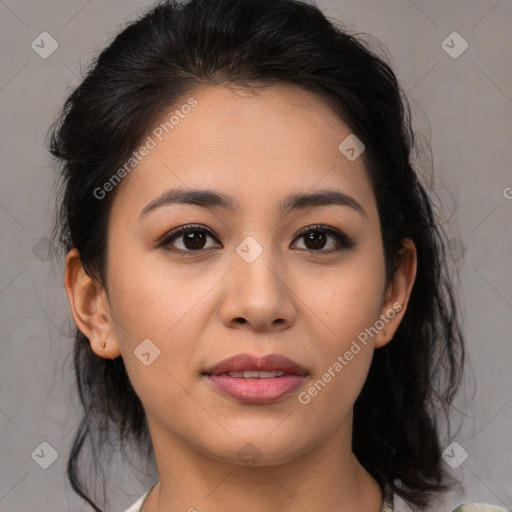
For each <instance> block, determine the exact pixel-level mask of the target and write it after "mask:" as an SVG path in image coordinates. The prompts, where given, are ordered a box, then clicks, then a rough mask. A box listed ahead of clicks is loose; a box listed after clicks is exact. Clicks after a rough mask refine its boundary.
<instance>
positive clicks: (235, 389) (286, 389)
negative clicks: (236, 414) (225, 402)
mask: <svg viewBox="0 0 512 512" xmlns="http://www.w3.org/2000/svg"><path fill="white" fill-rule="evenodd" d="M244 370H246V371H262V372H263V371H281V372H284V373H285V375H283V376H280V377H270V378H244V377H231V376H229V375H223V374H226V373H228V372H239V371H244ZM203 376H204V377H205V378H206V379H207V381H208V382H209V383H211V384H212V385H213V386H214V388H215V389H217V390H218V391H220V392H221V393H223V394H225V395H227V396H229V397H231V398H234V399H235V400H237V401H239V402H243V403H249V404H264V403H271V402H275V401H277V400H279V399H280V398H282V397H284V396H286V395H288V394H290V393H291V392H293V391H294V390H295V389H296V388H297V387H299V386H300V385H301V384H303V383H304V381H305V380H306V379H307V377H308V372H307V370H306V369H305V368H304V367H302V366H301V365H300V364H298V363H297V362H295V361H293V360H292V359H289V358H288V357H285V356H282V355H279V354H269V355H266V356H263V357H261V356H254V355H252V354H238V355H236V356H233V357H229V358H227V359H224V360H223V361H221V362H219V363H217V364H216V365H214V366H212V367H211V368H209V369H207V370H205V371H204V372H203Z"/></svg>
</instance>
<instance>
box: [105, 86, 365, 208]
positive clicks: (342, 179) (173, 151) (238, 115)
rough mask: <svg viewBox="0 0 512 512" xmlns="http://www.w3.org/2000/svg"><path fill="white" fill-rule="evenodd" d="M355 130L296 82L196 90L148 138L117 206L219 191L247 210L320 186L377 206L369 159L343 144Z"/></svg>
mask: <svg viewBox="0 0 512 512" xmlns="http://www.w3.org/2000/svg"><path fill="white" fill-rule="evenodd" d="M184 105H194V106H193V107H187V108H185V107H184ZM171 118H172V119H171ZM350 135H351V130H350V127H349V126H347V125H346V124H345V123H344V122H343V121H342V120H341V119H340V118H339V117H338V116H337V115H336V114H335V113H334V112H333V111H332V110H331V109H330V108H329V107H328V105H327V104H326V103H325V102H324V101H323V100H322V99H321V98H320V97H319V96H317V95H314V94H312V93H310V92H307V91H305V90H303V89H301V88H299V87H296V86H293V85H284V84H280V85H272V86H264V87H258V88H257V89H255V90H246V89H242V88H239V87H227V86H210V87H203V88H200V89H196V90H195V91H193V92H191V93H190V95H186V96H183V97H182V98H181V99H180V101H178V102H176V103H175V104H174V105H173V106H172V107H171V108H169V109H166V110H165V111H163V112H162V115H161V117H160V118H159V119H158V120H157V121H156V122H155V123H154V126H153V127H152V129H151V131H150V132H149V135H148V137H149V138H150V139H151V141H149V139H146V141H143V142H142V144H144V143H145V142H150V143H149V144H147V145H148V146H152V147H151V149H150V150H149V151H146V152H145V156H143V157H141V158H140V160H139V161H138V163H137V165H136V166H135V167H134V168H133V170H132V171H130V172H129V173H127V175H126V177H125V178H124V179H123V180H122V182H121V184H120V185H119V190H117V191H116V192H117V194H116V200H115V202H114V203H116V202H121V203H126V202H128V203H130V204H132V205H134V204H137V205H138V206H141V208H140V209H139V213H140V210H141V209H142V208H144V206H146V204H147V203H148V202H149V201H151V200H154V199H155V197H156V196H158V195H160V194H161V193H162V192H165V190H168V189H175V188H177V187H180V188H185V189H186V188H194V189H197V188H202V189H205V188H208V189H212V190H219V191H222V192H225V193H226V194H228V195H231V196H233V197H236V198H237V199H238V200H237V201H236V204H237V205H241V207H243V206H244V205H249V204H252V207H254V203H255V202H258V204H260V205H262V204H264V203H265V204H266V205H267V206H268V207H270V202H273V201H279V200H280V198H281V197H282V196H285V195H289V194H291V193H296V192H299V191H300V192H305V191H314V189H315V188H321V189H326V188H334V189H336V190H341V191H342V192H344V193H346V194H350V195H352V196H356V199H357V200H358V201H359V202H361V203H368V202H370V203H371V202H372V201H373V194H372V190H371V186H370V184H369V180H368V177H367V173H366V169H365V166H364V161H363V158H362V157H360V158H357V159H356V160H354V161H350V160H348V159H347V158H346V157H345V156H344V154H342V152H341V151H340V149H339V147H338V146H339V145H340V143H341V142H342V141H343V140H345V139H346V138H347V137H348V136H350ZM117 196H120V198H121V201H118V197H117ZM278 196H279V200H278V199H277V198H278ZM123 197H124V198H125V199H129V201H123V200H122V199H123ZM144 201H145V202H144ZM142 203H144V204H142Z"/></svg>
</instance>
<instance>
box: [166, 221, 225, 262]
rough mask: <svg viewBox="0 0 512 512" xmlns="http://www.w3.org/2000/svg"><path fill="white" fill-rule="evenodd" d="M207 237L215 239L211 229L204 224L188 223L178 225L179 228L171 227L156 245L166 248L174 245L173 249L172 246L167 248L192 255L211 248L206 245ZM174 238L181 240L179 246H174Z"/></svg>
mask: <svg viewBox="0 0 512 512" xmlns="http://www.w3.org/2000/svg"><path fill="white" fill-rule="evenodd" d="M208 237H210V238H213V239H215V240H217V238H216V237H215V236H214V234H213V233H212V231H211V230H209V229H207V228H205V227H204V226H200V225H192V224H189V225H187V226H180V227H179V228H176V229H173V230H172V231H171V232H170V233H168V234H167V235H165V236H164V238H163V239H162V240H161V241H160V242H159V244H158V246H159V247H166V248H168V247H169V246H172V247H174V250H173V249H172V248H171V249H168V250H170V251H172V252H179V253H181V254H185V255H187V256H192V255H193V254H194V253H195V252H200V251H201V250H202V249H211V247H207V246H206V240H207V238H208ZM175 240H178V241H179V242H181V247H176V246H174V241H175Z"/></svg>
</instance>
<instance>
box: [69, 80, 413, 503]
mask: <svg viewBox="0 0 512 512" xmlns="http://www.w3.org/2000/svg"><path fill="white" fill-rule="evenodd" d="M193 97H194V98H196V100H197V102H198V104H197V106H196V107H194V108H193V109H192V111H191V113H189V114H188V115H187V116H186V117H184V119H181V120H180V123H179V124H178V125H176V126H175V127H174V129H173V130H172V132H171V133H170V134H169V135H167V136H166V137H164V138H163V139H162V141H161V142H159V143H158V145H157V146H156V147H155V148H153V149H152V150H151V151H150V152H149V154H148V155H147V156H145V157H144V159H143V160H142V161H141V162H140V163H139V164H138V166H137V167H136V169H135V170H134V171H133V172H131V173H130V174H129V175H127V176H126V177H125V178H124V180H123V181H122V183H121V184H120V185H119V186H118V188H117V190H116V192H115V193H116V197H115V200H114V202H113V207H112V211H111V216H110V223H109V238H108V262H107V283H106V284H107V286H106V289H105V288H103V287H102V286H101V285H100V284H99V283H97V282H96V281H94V280H93V279H91V278H90V277H89V276H88V275H87V274H86V273H85V272H84V269H83V268H82V265H81V263H80V259H79V255H78V252H77V251H76V249H72V250H71V251H70V252H69V254H68V256H67V260H66V275H65V287H66V291H67V295H68V299H69V303H70V306H71V309H72V313H73V316H74V319H75V322H76V324H77V326H78V328H79V329H80V330H81V331H82V332H83V333H84V334H85V335H86V336H87V338H88V339H89V340H90V343H91V347H92V350H94V352H95V353H96V354H97V355H98V356H99V357H105V358H115V357H117V356H119V355H121V356H122V357H123V360H124V363H125V365H126V367H127V370H128V372H129V376H130V380H131V382H132V384H133V386H134V388H135V390H136V392H137V393H138V395H139V397H140V398H141V400H142V403H143V405H144V409H145V411H146V415H147V418H148V424H149V427H150V431H151V437H152V441H153V446H154V450H155V456H156V462H157V468H158V474H159V482H158V484H157V485H156V487H155V488H154V489H153V491H152V492H151V493H150V495H149V497H148V499H147V500H146V503H145V506H144V512H156V511H163V510H166V511H169V510H171V511H178V510H179V511H186V510H199V511H211V512H213V511H215V512H216V511H224V512H225V511H226V510H245V511H248V512H252V511H261V510H265V511H269V512H273V511H275V512H277V511H281V512H298V511H304V510H307V511H310V512H313V511H324V510H335V511H339V512H342V511H353V510H360V511H368V512H378V511H379V510H380V508H381V506H382V494H381V491H380V488H379V486H378V484H377V482H376V481H375V480H374V479H373V477H371V475H370V474H369V473H368V472H367V471H366V470H365V469H364V468H363V467H362V466H361V464H360V463H359V462H358V460H357V458H356V457H355V456H354V454H353V453H352V451H351V438H352V414H353V412H352V411H353V405H354V402H355V400H356V398H357V396H358V394H359V393H360V391H361V388H362V386H363V384H364V381H365V379H366V376H367V373H368V369H369V365H370V363H371V358H372V354H373V351H374V349H378V348H380V347H382V346H384V345H385V344H386V343H388V342H389V341H390V340H391V339H392V337H393V334H394V332H395V331H396V329H397V327H398V325H399V323H400V321H401V319H402V317H403V314H404V313H405V310H406V307H407V300H408V298H409V295H410V291H411V288H412V285H413V282H414V278H415V275H416V251H415V247H414V244H413V243H412V242H411V241H410V240H406V241H405V244H404V250H403V251H402V260H401V264H400V266H399V268H398V271H397V273H396V275H395V277H394V279H393V280H392V281H391V282H390V283H386V280H385V267H384V253H383V247H382V238H381V227H380V222H379V216H378V212H377V207H376V201H375V196H374V193H373V191H372V187H371V184H370V181H369V179H368V175H367V173H366V170H365V166H364V160H363V157H362V156H361V157H359V158H357V159H356V160H354V161H349V160H348V159H347V158H346V157H345V156H344V155H343V154H342V153H341V152H340V151H339V149H338V145H339V144H340V142H341V141H342V140H344V139H345V138H346V137H347V136H348V135H349V134H350V133H351V130H350V128H349V127H348V126H347V125H346V124H345V123H343V122H342V121H341V120H340V119H339V118H338V117H337V116H336V115H335V114H334V113H333V112H332V111H331V110H330V109H329V108H328V107H327V105H326V104H325V103H324V102H323V101H322V99H321V98H319V97H317V96H315V95H313V94H311V93H309V92H306V91H304V90H301V89H298V88H296V87H294V86H291V85H272V86H267V87H260V88H259V89H258V91H257V92H247V91H244V90H242V89H239V88H234V87H230V88H228V87H225V86H215V87H206V88H202V89H198V90H196V91H194V93H193ZM186 99H188V97H187V98H186ZM186 99H185V101H186ZM179 104H180V105H181V104H182V103H181V102H180V103H179ZM174 108H176V107H174ZM174 108H173V109H174ZM173 109H170V111H172V110H173ZM168 115H169V114H167V113H166V116H167V118H168ZM164 117H165V116H164ZM175 187H184V188H208V189H213V190H215V191H218V192H222V193H225V194H229V195H230V196H232V197H233V198H234V199H236V200H237V201H238V202H239V210H238V211H236V212H229V211H227V210H223V209H221V208H213V209H205V208H201V207H199V206H193V205H183V204H182V205H176V204H174V205H167V206H162V207H160V208H157V209H155V210H153V211H151V212H150V213H148V214H147V215H145V216H143V217H142V218H139V216H140V214H141V211H142V210H143V209H144V208H145V207H146V206H147V205H148V204H149V203H151V202H152V201H153V200H155V199H156V198H157V197H159V196H160V195H161V194H162V193H163V192H164V191H167V190H169V189H172V188H175ZM320 189H322V190H326V189H328V190H336V191H341V192H343V193H345V194H347V195H349V196H351V197H352V198H354V199H355V200H356V201H357V202H358V203H359V204H360V205H361V206H362V207H363V209H364V212H365V213H364V214H361V213H360V212H358V211H356V210H355V209H353V208H351V207H349V206H339V205H330V206H322V207H318V206H316V207H312V208H308V209H306V210H297V211H291V212H289V213H287V214H286V215H283V214H281V213H280V212H279V209H278V205H279V203H280V201H281V200H282V199H283V198H284V197H286V196H288V195H289V194H292V193H297V192H314V191H317V190H320ZM187 224H201V225H204V226H207V227H209V228H211V230H212V231H213V233H214V234H215V238H216V239H215V238H212V237H210V236H208V237H207V238H206V239H205V242H204V247H206V248H203V249H199V250H200V251H202V252H200V253H199V252H197V249H196V253H194V255H192V256H186V255H180V254H178V253H173V252H171V250H172V248H173V247H174V248H176V249H182V250H187V248H190V247H192V250H193V249H194V247H198V246H197V245H196V246H193V245H192V246H191V245H190V244H188V246H187V245H185V243H186V241H184V238H183V236H181V237H179V238H177V239H176V240H174V242H172V244H169V245H168V246H167V248H165V247H157V244H156V243H155V240H157V239H158V238H159V237H161V236H163V235H164V234H165V233H167V232H170V231H171V230H172V229H174V228H176V227H179V226H182V225H187ZM313 224H325V225H327V226H331V227H333V228H335V229H338V230H340V231H341V232H343V233H345V234H346V235H347V236H348V237H350V238H351V239H352V240H353V241H354V242H355V243H356V245H355V247H353V248H350V249H347V248H341V250H338V251H333V250H332V249H333V248H336V247H337V246H338V245H337V241H336V239H335V238H332V236H331V235H328V236H327V238H326V239H325V243H324V244H323V246H322V244H319V245H318V246H316V247H320V248H316V249H315V246H314V245H312V244H311V243H309V244H308V242H307V240H306V239H305V237H304V236H302V237H299V238H297V233H298V232H299V230H301V229H302V228H304V227H307V226H310V225H313ZM191 229H192V231H194V229H193V228H191ZM247 236H251V237H253V238H254V239H255V240H256V241H257V242H258V243H259V244H260V246H261V247H262V249H263V252H262V253H261V254H260V255H259V256H258V257H257V258H256V260H255V261H254V262H252V263H248V262H247V261H245V260H244V259H242V258H241V257H240V256H239V255H238V253H237V252H236V248H237V246H239V244H240V243H241V242H242V241H243V240H244V239H245V238H246V237H247ZM199 247H200V245H199ZM308 248H309V249H311V250H312V251H315V250H316V252H315V253H314V254H309V253H308V252H307V249H308ZM188 250H189V251H191V249H188ZM107 290H108V293H107ZM394 303H399V304H401V305H402V306H403V307H402V310H401V311H400V312H398V313H397V314H396V315H395V316H394V318H393V319H391V320H389V321H388V322H387V323H385V325H384V328H382V329H381V330H380V331H379V332H378V334H377V335H376V336H375V337H374V338H373V339H371V338H370V339H369V342H368V344H367V346H366V347H363V349H362V350H361V351H360V352H359V353H358V354H357V355H355V356H354V358H353V359H352V360H351V361H350V362H349V364H347V365H346V366H345V367H344V368H343V370H342V371H341V372H339V373H337V374H336V376H335V377H334V378H332V380H331V381H330V382H329V383H328V384H327V385H326V386H325V387H324V388H323V389H322V391H321V392H319V393H318V394H317V395H316V396H315V397H312V398H311V401H310V402H309V403H308V404H301V403H300V402H299V401H298V399H297V395H298V393H299V392H301V391H304V390H307V389H309V387H310V386H311V384H312V383H314V382H316V381H317V380H318V379H319V378H320V377H321V376H322V374H323V373H324V372H325V371H327V369H328V368H329V367H332V365H333V363H334V362H335V361H336V360H337V357H338V356H339V355H343V354H344V353H345V352H346V351H347V350H348V349H349V348H350V346H351V343H352V342H353V340H355V339H356V338H357V336H358V334H359V333H361V332H362V331H364V329H365V328H367V327H370V326H372V325H374V324H375V322H376V320H378V319H379V316H380V315H381V314H385V313H386V312H387V311H389V310H390V309H391V308H392V305H393V304H394ZM237 319H244V321H243V322H242V321H239V320H237ZM147 338H149V339H150V340H151V341H152V342H153V343H154V344H155V345H156V346H157V347H158V348H159V349H160V355H159V357H157V358H156V359H155V360H154V362H153V363H152V364H150V365H149V366H145V365H144V364H142V363H141V361H140V360H139V359H138V358H137V357H135V356H134V353H133V351H134V349H135V348H136V347H137V346H138V345H139V344H140V343H141V341H142V340H144V339H147ZM103 344H105V347H104V348H103V347H102V345H103ZM242 352H248V353H252V354H256V355H265V354H270V353H278V354H282V355H285V356H287V357H289V358H291V359H293V360H294V361H296V362H298V363H299V364H301V365H302V366H304V367H305V368H306V369H307V370H308V372H309V377H308V381H307V383H305V384H304V385H303V386H301V388H299V389H298V390H297V391H296V392H294V393H292V394H291V395H288V396H286V397H284V398H282V399H280V400H279V401H277V402H275V403H272V404H263V405H261V404H259V405H253V404H243V403H240V402H238V401H236V400H234V399H232V398H229V397H226V396H225V395H223V394H221V393H220V392H219V391H217V390H216V389H215V388H214V387H212V386H211V385H210V384H209V383H208V382H207V381H206V380H205V379H204V378H203V377H201V372H202V371H204V370H205V369H206V368H208V367H210V366H212V365H213V364H215V363H217V362H219V361H221V360H223V359H225V358H226V357H230V356H232V355H235V354H239V353H242ZM383 385H385V383H383ZM248 442H250V443H252V444H253V445H254V446H256V448H257V450H258V452H259V454H260V455H261V457H260V459H259V460H258V461H257V462H256V463H255V464H253V465H248V464H246V463H245V462H244V461H242V460H241V459H240V458H239V457H238V456H237V454H238V453H239V451H240V450H241V449H242V448H243V447H244V445H245V444H246V443H248ZM192 507H194V508H192Z"/></svg>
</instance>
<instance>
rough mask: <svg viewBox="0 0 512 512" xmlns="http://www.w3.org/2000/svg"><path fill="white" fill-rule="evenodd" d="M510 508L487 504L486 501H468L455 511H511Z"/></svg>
mask: <svg viewBox="0 0 512 512" xmlns="http://www.w3.org/2000/svg"><path fill="white" fill-rule="evenodd" d="M511 511H512V509H510V508H503V507H498V506H497V505H486V504H485V503H466V504H464V505H459V506H458V507H457V508H456V509H454V510H453V512H511Z"/></svg>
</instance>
